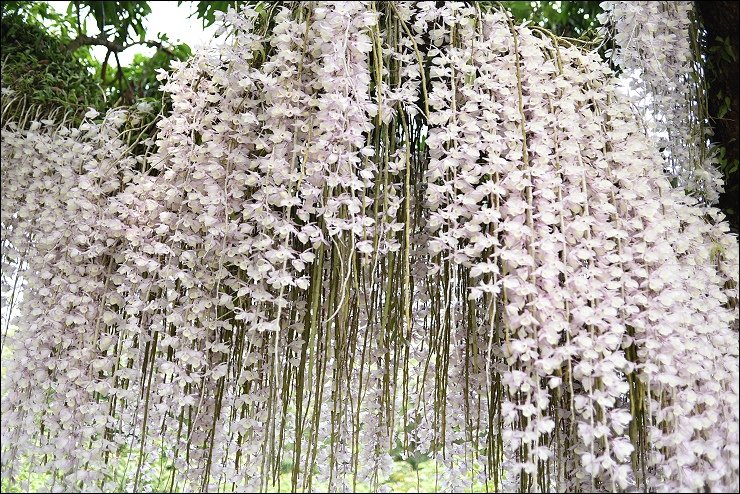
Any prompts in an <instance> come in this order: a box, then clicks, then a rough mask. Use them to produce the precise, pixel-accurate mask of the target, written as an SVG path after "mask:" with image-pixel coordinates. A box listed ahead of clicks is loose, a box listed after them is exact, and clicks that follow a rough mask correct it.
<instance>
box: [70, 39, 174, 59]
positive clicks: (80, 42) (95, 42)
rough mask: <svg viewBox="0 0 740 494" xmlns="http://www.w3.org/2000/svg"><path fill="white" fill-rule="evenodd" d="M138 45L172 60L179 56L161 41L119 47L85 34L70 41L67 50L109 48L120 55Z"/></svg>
mask: <svg viewBox="0 0 740 494" xmlns="http://www.w3.org/2000/svg"><path fill="white" fill-rule="evenodd" d="M136 45H146V46H149V47H152V48H157V49H158V50H159V51H162V52H164V53H166V54H167V55H169V56H171V57H172V58H177V55H175V53H174V52H173V51H172V50H171V49H169V48H167V47H166V46H164V45H163V44H162V43H161V42H160V41H152V40H149V41H135V42H133V43H129V44H127V45H119V44H117V43H115V42H113V41H110V40H108V39H107V38H104V37H101V36H98V37H93V36H86V35H84V34H83V35H80V36H78V37H77V38H75V39H73V40H72V41H70V42H69V44H68V45H67V50H69V51H75V50H76V49H77V48H80V47H81V46H105V47H106V48H108V50H110V51H112V52H113V53H120V52H122V51H124V50H126V49H128V48H131V47H132V46H136Z"/></svg>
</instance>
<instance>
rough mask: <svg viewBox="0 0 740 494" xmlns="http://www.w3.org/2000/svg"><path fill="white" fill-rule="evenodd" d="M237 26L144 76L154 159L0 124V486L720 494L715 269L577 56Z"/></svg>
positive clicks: (51, 129)
mask: <svg viewBox="0 0 740 494" xmlns="http://www.w3.org/2000/svg"><path fill="white" fill-rule="evenodd" d="M265 15H266V12H265V11H258V10H256V9H253V8H250V7H246V8H244V9H242V10H239V11H234V10H231V11H230V12H229V13H228V14H227V15H226V19H225V26H228V28H227V29H226V31H225V32H224V33H223V37H222V38H221V42H220V43H219V44H216V45H214V47H212V48H207V49H204V50H202V51H200V52H198V53H196V54H195V55H194V57H193V58H192V59H191V60H190V61H188V62H187V63H182V64H180V65H177V66H176V67H175V68H174V71H173V72H172V73H171V74H166V73H163V74H162V75H161V80H162V83H163V88H164V91H166V92H167V93H168V94H169V96H170V97H171V98H172V106H173V110H172V112H171V114H169V115H166V116H164V118H162V119H161V120H160V122H159V124H158V126H159V128H158V132H157V136H156V141H155V142H152V141H151V140H147V141H141V139H140V136H139V134H138V133H137V129H138V128H139V122H140V119H141V118H142V117H141V113H142V112H145V111H146V108H138V109H136V108H134V109H128V110H121V109H117V110H111V111H109V112H108V113H107V114H106V115H95V114H94V113H89V114H88V115H87V116H86V117H87V118H86V120H85V122H84V123H83V124H82V126H81V127H80V128H72V129H70V128H67V127H66V126H65V125H64V124H63V122H55V121H51V120H49V121H44V122H35V121H34V122H33V123H30V124H28V125H24V123H23V122H3V125H4V126H3V138H2V161H3V167H2V173H1V177H2V243H3V280H4V283H5V284H6V285H7V287H6V288H7V290H8V291H9V292H10V293H11V295H8V297H6V298H4V312H3V323H4V324H5V327H4V330H3V331H4V337H3V338H4V339H3V346H4V347H7V348H8V349H10V351H12V360H10V361H8V362H7V363H6V364H4V365H6V366H7V371H6V375H5V376H4V379H3V402H2V407H3V408H2V412H3V414H2V431H3V445H2V448H3V455H2V469H3V477H4V478H16V477H18V476H19V475H20V473H21V471H22V470H23V469H27V470H30V471H31V472H33V473H34V474H36V475H40V476H41V477H42V478H43V479H45V482H46V485H47V487H49V488H51V489H63V490H69V491H74V490H95V489H98V488H102V489H104V490H116V489H123V490H137V491H138V490H149V489H152V488H153V486H157V487H158V488H160V489H171V490H183V491H187V490H201V491H206V490H207V491H228V490H242V491H243V490H267V489H271V488H273V487H272V486H273V484H275V483H277V482H278V481H279V480H280V473H281V466H282V465H283V464H288V465H289V470H290V481H289V485H285V484H284V483H283V485H282V486H281V488H283V489H291V490H294V491H295V490H298V491H304V490H324V489H328V490H331V491H350V490H355V489H357V488H358V485H359V484H362V485H366V486H369V487H370V488H371V489H373V490H376V489H380V490H382V489H383V482H384V481H385V480H386V479H387V478H388V476H389V474H390V471H391V466H392V463H393V459H392V456H391V454H392V453H393V454H400V455H401V456H402V457H404V456H406V455H409V454H416V453H418V454H426V455H428V456H429V457H430V458H432V459H434V460H436V462H437V464H438V466H439V468H438V473H437V480H438V488H439V489H440V490H456V491H461V490H470V489H471V488H476V489H480V488H482V487H484V486H486V485H487V486H488V489H491V490H501V489H508V490H521V491H549V490H557V491H587V492H591V491H594V490H596V491H614V490H629V489H632V490H644V489H651V490H660V491H681V490H691V491H702V490H704V489H710V490H712V491H728V490H736V489H737V487H738V457H739V452H738V444H739V442H740V441H739V439H738V384H737V382H738V361H737V357H738V339H737V329H736V328H737V321H738V314H737V302H738V288H737V286H738V244H737V240H736V238H735V237H734V236H731V235H730V234H729V233H728V227H727V224H726V223H725V222H723V221H722V218H721V214H720V213H719V211H718V210H716V209H714V208H712V207H710V206H708V205H707V204H706V202H705V201H703V200H699V199H697V198H695V197H692V196H691V195H687V194H686V192H685V191H684V189H683V188H680V187H679V188H674V187H672V186H671V184H670V182H669V176H668V175H666V174H665V173H664V171H663V168H664V167H665V166H666V165H665V163H666V161H665V158H664V156H662V155H661V152H660V150H659V149H658V147H656V145H655V143H654V141H653V140H652V139H651V137H648V136H647V135H646V134H645V132H644V129H643V127H642V125H641V120H640V116H639V115H636V114H635V112H634V109H633V107H632V106H631V104H630V103H631V101H630V100H629V99H628V98H627V97H626V96H625V95H624V94H623V93H622V92H620V91H619V90H618V84H617V81H616V79H615V77H614V74H613V73H612V72H611V70H610V69H609V68H608V66H607V65H606V64H605V63H604V62H603V61H601V60H600V59H599V56H598V54H597V53H595V52H591V51H588V50H586V48H585V47H583V46H580V45H579V44H577V43H576V42H575V41H568V40H564V39H560V38H557V37H555V36H553V35H551V34H550V33H548V32H547V31H545V30H542V29H539V28H536V27H528V26H525V25H522V26H519V25H515V24H514V23H513V21H512V19H511V18H510V17H509V16H508V15H507V14H506V13H505V12H501V11H496V10H494V11H490V12H482V11H481V10H480V9H479V8H477V7H476V6H465V5H464V4H462V3H447V4H444V5H441V6H440V5H437V4H436V3H435V2H419V3H415V2H397V3H396V2H392V3H374V2H370V3H362V2H331V3H329V2H327V3H309V2H305V3H297V4H296V5H294V6H293V8H285V7H277V8H275V9H272V10H270V11H269V12H267V15H269V16H270V17H269V19H268V21H267V22H266V21H265ZM12 97H13V95H12V94H9V93H7V92H5V93H4V96H3V101H4V102H5V101H8V102H11V103H12V101H13V100H12ZM141 146H144V148H146V149H149V151H148V152H144V153H143V155H142V152H141ZM135 150H136V151H137V152H134V151H135ZM142 156H143V157H142ZM671 159H672V160H674V161H675V160H678V159H679V156H678V155H677V154H673V155H672V156H671ZM19 279H20V280H22V281H21V282H20V285H22V294H20V295H18V296H15V294H16V292H18V293H19V292H20V288H19V287H18V283H16V282H17V280H19ZM13 286H16V289H12V287H13ZM11 303H12V304H13V306H12V307H10V304H11ZM10 321H12V324H13V325H14V329H13V331H11V332H7V331H6V328H7V327H8V322H10ZM6 332H7V336H6V334H5V333H6ZM282 482H285V480H282Z"/></svg>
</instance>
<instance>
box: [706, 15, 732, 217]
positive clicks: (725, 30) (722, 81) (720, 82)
mask: <svg viewBox="0 0 740 494" xmlns="http://www.w3.org/2000/svg"><path fill="white" fill-rule="evenodd" d="M696 6H697V8H698V11H699V14H700V15H701V18H702V21H703V24H704V28H705V29H706V31H707V39H706V44H707V48H711V47H713V46H716V45H718V41H717V38H718V37H719V38H722V39H723V40H724V39H727V40H729V44H730V46H732V51H733V53H734V56H735V57H736V58H735V60H731V59H730V58H729V57H728V56H727V54H725V56H723V50H714V51H710V50H706V53H707V56H708V58H709V64H710V68H709V70H708V71H707V79H708V83H709V94H708V95H707V96H708V100H709V101H708V102H709V113H710V116H711V117H712V119H713V128H714V140H715V142H717V143H719V144H720V145H722V146H724V148H725V150H726V157H727V162H728V163H737V162H738V159H740V156H738V139H740V124H739V121H738V100H740V86H738V84H739V83H740V76H739V75H738V59H737V57H740V50H738V20H739V19H738V9H739V7H740V3H739V2H735V1H732V2H727V1H725V2H696ZM720 95H721V96H722V97H721V98H720ZM725 96H728V97H729V98H730V101H731V103H730V108H729V111H728V112H727V113H726V114H725V115H724V116H723V117H722V118H719V112H720V109H721V108H722V105H723V100H724V98H725ZM724 178H725V192H724V194H722V195H721V196H720V200H719V207H720V208H721V209H722V210H723V211H725V213H726V214H727V216H728V219H729V220H730V226H731V227H732V230H733V231H734V232H737V231H738V227H739V224H740V221H739V216H738V213H739V212H740V207H738V193H739V190H738V169H737V165H736V168H735V171H734V172H732V173H730V174H724Z"/></svg>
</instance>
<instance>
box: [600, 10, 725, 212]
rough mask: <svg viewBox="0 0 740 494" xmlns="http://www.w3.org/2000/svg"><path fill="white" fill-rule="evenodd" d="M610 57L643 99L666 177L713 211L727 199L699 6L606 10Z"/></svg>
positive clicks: (643, 111)
mask: <svg viewBox="0 0 740 494" xmlns="http://www.w3.org/2000/svg"><path fill="white" fill-rule="evenodd" d="M601 7H602V9H604V13H602V14H599V20H600V22H601V23H602V25H604V28H603V29H602V31H603V32H605V33H608V32H609V31H613V32H612V33H611V34H609V38H610V39H612V40H613V42H614V45H615V46H614V49H613V51H612V52H611V55H610V56H611V57H612V60H613V62H614V64H615V65H616V66H618V67H619V68H620V69H621V70H622V71H623V77H624V80H625V82H626V84H627V87H628V88H629V90H630V91H632V92H633V93H634V94H635V96H636V98H637V99H638V100H639V101H638V104H637V108H638V112H639V113H640V114H641V115H642V117H643V122H644V124H645V126H646V130H647V132H648V133H649V135H650V136H651V137H652V138H653V139H654V140H655V145H657V146H658V148H659V149H661V151H662V153H663V156H664V157H665V158H666V165H665V168H666V171H667V173H668V174H669V175H670V176H671V177H674V178H675V179H676V180H677V185H679V186H681V187H683V188H684V189H685V190H686V191H688V192H689V193H691V194H692V195H695V196H696V197H699V198H702V199H703V200H704V201H706V202H708V203H710V204H714V203H716V202H717V200H718V199H719V194H720V193H721V192H722V175H721V173H720V172H719V170H718V169H717V150H716V148H714V147H713V146H711V145H710V144H709V141H710V140H711V138H712V129H711V127H710V125H709V122H708V119H707V118H708V108H707V102H706V92H705V91H704V87H703V84H704V75H703V69H702V61H701V58H700V57H701V56H700V52H699V39H698V30H697V23H696V22H695V20H694V18H695V15H696V14H695V12H694V2H693V1H691V2H686V1H682V2H653V1H647V2H629V1H620V2H615V1H607V2H602V3H601Z"/></svg>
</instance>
